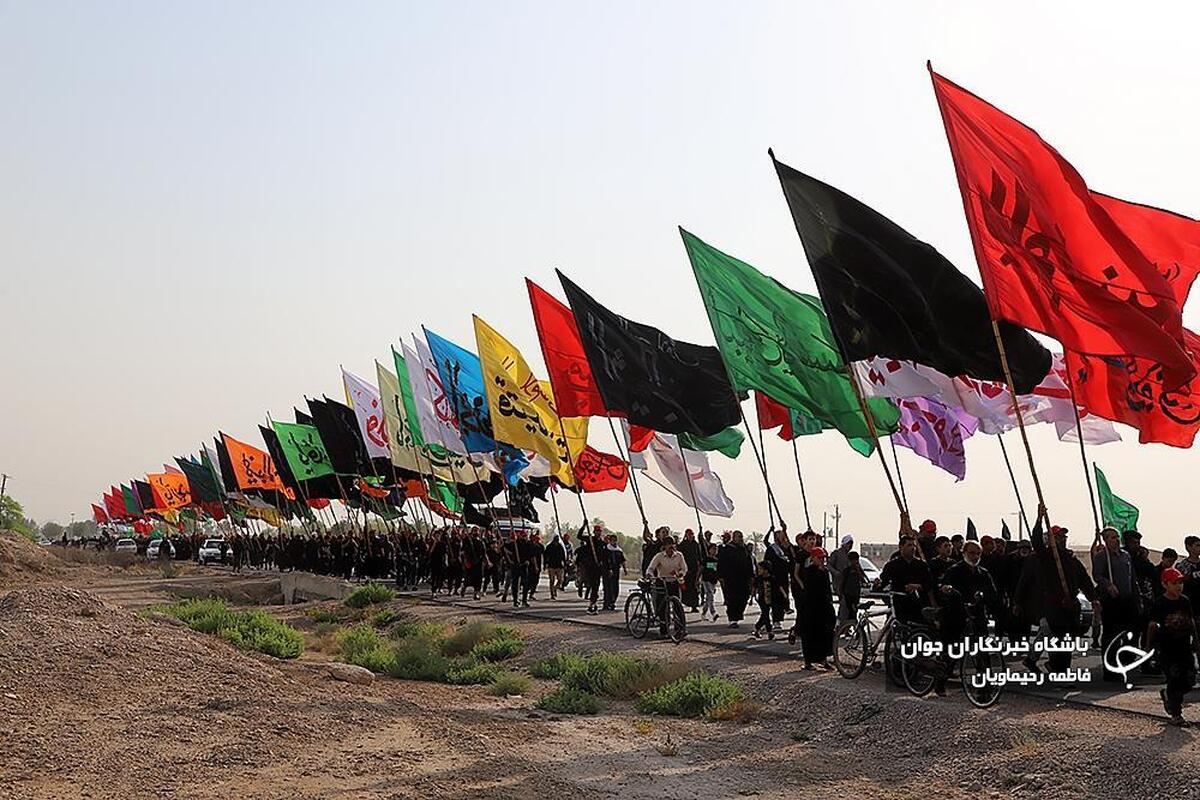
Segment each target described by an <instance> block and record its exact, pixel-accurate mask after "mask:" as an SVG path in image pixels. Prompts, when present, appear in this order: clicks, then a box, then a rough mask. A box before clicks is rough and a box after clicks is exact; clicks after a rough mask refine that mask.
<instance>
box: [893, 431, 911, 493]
mask: <svg viewBox="0 0 1200 800" xmlns="http://www.w3.org/2000/svg"><path fill="white" fill-rule="evenodd" d="M888 444H890V445H891V446H892V463H893V464H895V465H896V480H898V481H899V482H900V499H901V500H903V501H904V507H905V508H908V493H907V492H905V491H904V473H903V472H901V471H900V454H899V453H898V452H896V440H895V439H893V438H892V437H891V436H889V437H888Z"/></svg>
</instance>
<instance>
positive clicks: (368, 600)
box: [342, 583, 396, 608]
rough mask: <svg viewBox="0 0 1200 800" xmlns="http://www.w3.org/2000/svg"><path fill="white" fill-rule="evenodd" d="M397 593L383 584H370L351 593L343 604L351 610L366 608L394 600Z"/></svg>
mask: <svg viewBox="0 0 1200 800" xmlns="http://www.w3.org/2000/svg"><path fill="white" fill-rule="evenodd" d="M395 597H396V593H395V592H394V591H392V590H391V589H389V588H388V587H386V586H384V585H383V584H382V583H368V584H365V585H363V586H360V587H358V588H357V589H355V590H354V591H353V592H351V593H350V594H349V595H348V596H347V597H346V599H345V600H343V601H342V602H343V603H345V604H346V605H348V606H350V608H366V607H367V606H370V605H374V604H376V603H386V602H388V601H389V600H394V599H395Z"/></svg>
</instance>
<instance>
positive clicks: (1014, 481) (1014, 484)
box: [996, 432, 1033, 541]
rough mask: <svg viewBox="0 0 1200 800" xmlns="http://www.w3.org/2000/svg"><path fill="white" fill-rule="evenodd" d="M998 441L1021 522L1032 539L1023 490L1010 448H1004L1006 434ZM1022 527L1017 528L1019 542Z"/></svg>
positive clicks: (1000, 435)
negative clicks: (1011, 457)
mask: <svg viewBox="0 0 1200 800" xmlns="http://www.w3.org/2000/svg"><path fill="white" fill-rule="evenodd" d="M996 440H997V441H998V442H1000V452H1001V453H1002V454H1003V455H1004V466H1005V467H1007V468H1008V479H1009V480H1011V481H1012V487H1013V494H1015V495H1016V496H1017V508H1018V509H1020V511H1021V522H1022V523H1024V525H1025V532H1026V533H1027V534H1029V536H1030V537H1032V536H1033V529H1032V528H1030V527H1029V518H1028V517H1026V516H1025V503H1024V502H1022V500H1021V490H1020V489H1019V488H1017V476H1016V474H1015V473H1013V468H1012V462H1011V461H1009V460H1008V448H1007V447H1005V446H1004V434H1003V433H999V432H998V433H997V434H996ZM1020 534H1021V530H1020V526H1018V528H1017V541H1020V540H1021V538H1020Z"/></svg>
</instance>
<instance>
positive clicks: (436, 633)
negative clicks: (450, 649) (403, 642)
mask: <svg viewBox="0 0 1200 800" xmlns="http://www.w3.org/2000/svg"><path fill="white" fill-rule="evenodd" d="M390 635H391V637H392V638H393V639H426V640H428V641H431V642H438V643H439V644H440V642H441V641H442V639H444V638H445V636H446V626H445V625H439V624H438V623H436V622H417V621H416V620H411V619H406V620H402V621H400V622H397V623H396V625H395V627H393V628H392V631H391V634H390Z"/></svg>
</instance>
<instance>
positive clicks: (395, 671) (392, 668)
mask: <svg viewBox="0 0 1200 800" xmlns="http://www.w3.org/2000/svg"><path fill="white" fill-rule="evenodd" d="M449 672H450V659H448V658H446V657H445V656H444V655H442V654H441V651H440V650H439V649H438V647H437V645H436V644H434V643H432V642H430V641H429V640H427V639H406V640H404V641H402V642H400V644H398V645H396V649H395V651H394V653H393V656H392V661H391V663H390V664H389V665H388V674H390V675H391V676H392V677H393V678H405V679H407V680H410V681H436V682H439V683H445V682H446V680H447V676H448V673H449Z"/></svg>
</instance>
